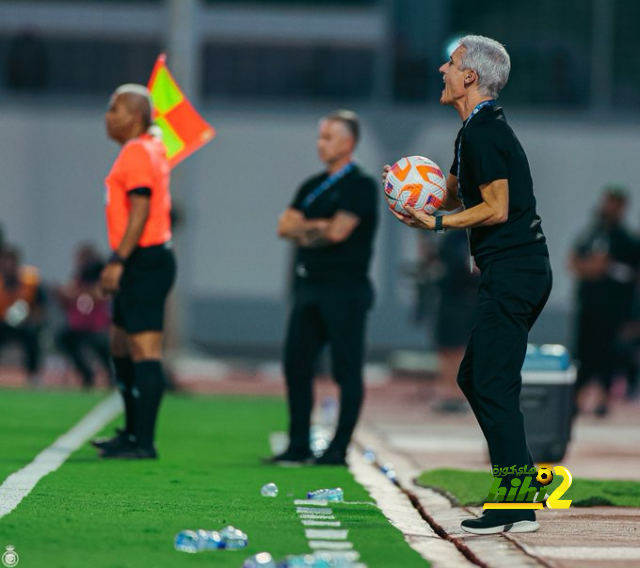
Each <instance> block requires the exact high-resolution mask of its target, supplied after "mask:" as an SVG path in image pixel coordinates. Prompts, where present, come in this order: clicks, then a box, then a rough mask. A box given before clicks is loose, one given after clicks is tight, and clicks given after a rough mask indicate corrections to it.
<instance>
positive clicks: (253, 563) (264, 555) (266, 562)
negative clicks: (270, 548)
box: [242, 552, 278, 568]
mask: <svg viewBox="0 0 640 568" xmlns="http://www.w3.org/2000/svg"><path fill="white" fill-rule="evenodd" d="M242 568H278V565H277V564H276V561H275V560H274V559H273V557H272V556H271V554H269V553H268V552H259V553H258V554H254V555H253V556H251V557H250V558H247V559H246V560H245V561H244V562H243V563H242Z"/></svg>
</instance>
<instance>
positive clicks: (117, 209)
mask: <svg viewBox="0 0 640 568" xmlns="http://www.w3.org/2000/svg"><path fill="white" fill-rule="evenodd" d="M105 184H106V189H107V207H106V214H107V232H108V236H109V246H110V247H111V249H112V250H116V249H117V248H118V247H119V246H120V243H121V242H122V238H123V237H124V233H125V230H126V228H127V224H128V223H129V212H130V211H131V202H130V200H129V192H130V191H132V190H134V189H138V188H141V187H147V188H149V189H150V190H151V198H150V199H151V202H150V204H149V205H150V208H149V217H148V218H147V222H146V224H145V226H144V231H143V232H142V236H141V237H140V240H139V241H138V246H140V247H149V246H153V245H161V244H164V243H166V242H167V241H169V240H170V239H171V219H170V214H171V194H170V193H169V162H168V161H167V156H166V150H165V147H164V145H163V144H162V142H161V141H160V140H158V139H157V138H154V137H153V136H151V135H150V134H143V135H142V136H139V137H138V138H134V139H133V140H129V142H127V143H126V144H125V145H124V146H123V147H122V150H120V154H119V155H118V157H117V158H116V161H115V162H114V164H113V166H112V167H111V171H110V172H109V175H108V176H107V178H106V180H105Z"/></svg>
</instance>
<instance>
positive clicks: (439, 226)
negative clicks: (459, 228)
mask: <svg viewBox="0 0 640 568" xmlns="http://www.w3.org/2000/svg"><path fill="white" fill-rule="evenodd" d="M446 230H447V229H445V227H444V223H443V216H442V215H436V224H435V226H434V227H433V231H434V232H435V233H444V232H445V231H446Z"/></svg>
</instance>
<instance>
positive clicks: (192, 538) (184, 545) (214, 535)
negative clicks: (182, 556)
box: [173, 529, 224, 554]
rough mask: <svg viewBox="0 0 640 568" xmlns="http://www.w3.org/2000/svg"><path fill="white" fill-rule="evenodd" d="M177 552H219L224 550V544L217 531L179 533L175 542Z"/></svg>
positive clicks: (201, 530)
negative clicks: (218, 550)
mask: <svg viewBox="0 0 640 568" xmlns="http://www.w3.org/2000/svg"><path fill="white" fill-rule="evenodd" d="M173 546H174V548H175V549H176V550H180V551H182V552H189V553H192V554H193V553H196V552H203V551H205V550H217V549H220V548H224V542H223V540H222V538H221V536H220V534H219V533H218V532H216V531H205V530H203V529H200V530H197V531H189V530H187V531H182V532H180V533H178V534H177V535H176V537H175V539H174V541H173Z"/></svg>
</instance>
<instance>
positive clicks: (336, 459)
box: [313, 449, 347, 467]
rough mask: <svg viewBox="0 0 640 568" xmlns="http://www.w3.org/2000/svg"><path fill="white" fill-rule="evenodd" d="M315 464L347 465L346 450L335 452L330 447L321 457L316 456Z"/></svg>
mask: <svg viewBox="0 0 640 568" xmlns="http://www.w3.org/2000/svg"><path fill="white" fill-rule="evenodd" d="M313 465H339V466H343V467H346V465H347V460H346V455H345V453H344V452H335V451H331V450H330V449H329V450H327V451H326V452H325V453H324V454H322V455H321V456H320V457H319V458H315V459H314V460H313Z"/></svg>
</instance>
